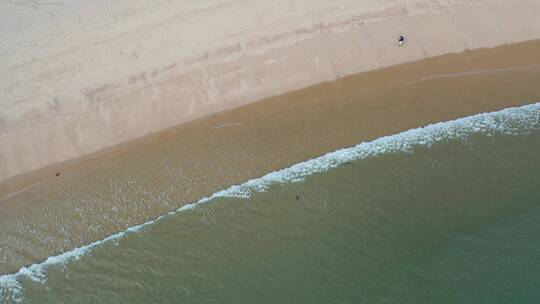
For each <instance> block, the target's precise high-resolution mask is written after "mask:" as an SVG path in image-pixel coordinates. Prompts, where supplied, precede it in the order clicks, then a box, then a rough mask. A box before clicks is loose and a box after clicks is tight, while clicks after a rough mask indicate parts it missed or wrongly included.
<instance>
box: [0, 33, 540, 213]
mask: <svg viewBox="0 0 540 304" xmlns="http://www.w3.org/2000/svg"><path fill="white" fill-rule="evenodd" d="M536 52H540V40H534V41H527V42H522V43H516V44H511V45H503V46H499V47H495V48H492V49H477V50H472V51H471V50H467V51H465V52H463V53H458V54H447V55H441V56H437V57H434V58H429V59H423V60H419V61H415V62H411V63H405V64H400V65H396V66H391V67H387V68H383V69H379V70H374V71H369V72H364V73H360V74H356V75H351V76H347V77H343V78H340V79H337V80H334V81H330V82H324V83H321V84H317V85H312V86H309V87H306V88H303V89H300V90H294V91H291V92H288V93H284V94H280V95H277V96H272V97H269V98H266V99H263V100H259V101H257V102H254V103H250V104H247V105H244V106H240V107H238V108H235V109H232V110H227V111H223V112H219V113H214V114H211V115H208V116H204V117H202V118H199V119H196V120H194V121H190V122H186V123H183V124H180V125H178V126H173V127H171V128H168V129H166V130H163V131H159V132H153V133H151V134H147V135H145V136H142V137H140V138H135V139H132V140H129V141H127V142H124V143H120V144H117V145H114V146H112V147H108V148H105V149H102V150H100V151H97V152H93V153H89V154H87V155H85V156H82V157H78V158H75V159H71V160H68V161H64V162H61V163H57V164H51V165H48V166H45V167H44V168H40V169H37V170H34V171H31V172H27V173H22V174H19V175H16V176H14V177H11V178H9V179H8V180H5V181H2V182H0V204H2V202H3V201H5V200H8V199H10V198H11V197H14V196H17V195H18V194H20V193H22V192H24V191H26V190H28V189H30V188H32V187H34V186H36V185H38V184H42V183H46V182H48V181H51V180H54V179H55V178H57V176H56V174H58V173H60V175H62V176H63V175H66V174H71V173H73V172H77V171H81V170H85V169H88V168H90V167H91V166H93V165H95V164H96V162H100V161H103V160H109V159H112V158H115V157H120V156H121V155H123V154H125V153H129V151H130V150H133V149H137V148H138V147H141V146H146V145H150V144H152V143H153V142H156V141H160V140H161V139H163V138H167V137H169V136H174V133H176V132H180V133H182V132H190V130H191V131H197V130H201V129H207V128H215V127H219V126H220V125H227V124H231V123H232V124H235V123H236V122H235V121H234V119H235V118H234V117H235V115H236V114H235V113H236V112H238V113H242V112H245V114H240V115H245V116H244V118H242V119H243V120H245V117H252V118H254V119H253V120H257V119H258V118H260V116H261V115H260V113H263V112H265V113H268V111H269V110H270V113H276V112H279V111H290V110H291V109H295V108H297V107H302V106H305V104H307V106H313V105H317V104H319V103H321V104H325V103H331V102H335V101H342V100H344V99H348V98H351V96H354V95H355V94H359V93H361V92H366V91H371V90H378V89H381V88H383V87H392V86H396V85H400V84H403V85H406V84H414V83H416V82H422V81H426V80H429V79H434V78H439V77H459V76H465V75H472V74H477V73H490V72H493V71H495V70H505V69H514V68H516V67H522V66H534V65H540V59H538V60H537V59H536V56H535V54H537V53H536ZM407 70H409V71H407ZM347 82H357V83H359V84H360V85H361V87H359V88H358V89H348V90H345V91H344V92H338V90H336V87H339V86H347ZM328 88H329V89H330V90H332V92H331V93H329V94H325V95H326V96H325V97H326V99H324V100H322V99H321V100H320V101H317V99H320V98H319V97H318V96H317V93H320V92H321V91H323V90H325V89H328ZM297 97H300V98H297ZM309 98H311V99H315V102H312V101H308V100H306V99H309ZM284 100H285V101H286V102H284ZM263 107H266V108H265V109H263V110H259V108H263ZM498 109H500V108H498ZM488 110H489V109H488ZM473 113H474V112H470V113H468V114H473ZM229 116H231V118H229ZM236 116H238V115H236ZM453 118H456V117H453ZM220 120H222V121H220Z"/></svg>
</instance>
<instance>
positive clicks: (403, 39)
mask: <svg viewBox="0 0 540 304" xmlns="http://www.w3.org/2000/svg"><path fill="white" fill-rule="evenodd" d="M404 43H405V37H403V36H402V35H399V38H398V45H399V46H402V45H403V44H404Z"/></svg>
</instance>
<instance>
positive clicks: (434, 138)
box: [0, 102, 540, 301]
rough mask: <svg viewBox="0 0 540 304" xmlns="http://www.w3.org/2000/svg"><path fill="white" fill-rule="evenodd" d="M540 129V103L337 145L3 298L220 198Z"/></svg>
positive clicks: (24, 273)
mask: <svg viewBox="0 0 540 304" xmlns="http://www.w3.org/2000/svg"><path fill="white" fill-rule="evenodd" d="M538 128H540V102H537V103H534V104H530V105H525V106H521V107H515V108H508V109H504V110H501V111H497V112H491V113H482V114H477V115H473V116H469V117H465V118H461V119H457V120H452V121H447V122H440V123H435V124H431V125H427V126H425V127H420V128H416V129H411V130H408V131H404V132H401V133H398V134H394V135H389V136H384V137H380V138H378V139H375V140H373V141H370V142H363V143H360V144H358V145H356V146H354V147H350V148H344V149H340V150H336V151H334V152H331V153H328V154H325V155H323V156H320V157H317V158H314V159H310V160H308V161H305V162H301V163H298V164H295V165H293V166H291V167H289V168H286V169H282V170H279V171H274V172H271V173H268V174H266V175H264V176H262V177H259V178H255V179H251V180H248V181H247V182H245V183H243V184H240V185H233V186H231V187H229V188H228V189H225V190H221V191H218V192H216V193H214V194H212V195H211V196H209V197H204V198H202V199H200V200H199V201H197V202H195V203H190V204H187V205H184V206H183V207H181V208H179V209H177V210H174V211H171V212H169V213H167V214H165V215H161V216H159V217H158V218H156V219H154V220H151V221H148V222H145V223H143V224H140V225H137V226H133V227H130V228H128V229H126V230H125V231H122V232H119V233H116V234H113V235H111V236H109V237H107V238H105V239H103V240H99V241H96V242H93V243H91V244H88V245H85V246H82V247H79V248H75V249H73V250H70V251H67V252H64V253H62V254H60V255H57V256H51V257H49V258H47V260H45V261H43V262H41V263H36V264H33V265H31V266H28V267H23V268H21V269H20V270H19V271H18V272H17V273H13V274H4V275H1V276H0V299H2V298H3V297H4V296H8V295H7V292H8V291H10V294H11V295H10V297H11V299H12V300H15V301H16V300H17V299H20V298H18V297H17V295H20V293H21V292H22V289H23V287H22V285H21V283H20V278H22V277H28V278H30V279H32V280H34V281H37V282H41V283H43V284H44V283H45V282H46V274H45V270H46V269H47V268H48V267H49V266H52V265H62V264H65V263H67V262H69V261H72V260H78V259H80V258H81V257H82V256H83V255H85V254H87V253H89V252H90V251H91V250H92V249H94V248H95V247H97V246H99V245H101V244H104V243H107V242H110V241H113V240H117V239H120V238H122V237H123V236H124V235H126V234H128V233H132V232H139V231H141V230H142V229H143V228H144V227H146V226H149V225H152V224H154V223H156V222H158V221H160V220H162V219H163V218H165V217H169V216H172V215H175V214H178V213H180V212H183V211H186V210H190V209H193V208H196V207H197V206H199V205H201V204H204V203H207V202H209V201H211V200H213V199H215V198H220V197H237V198H249V197H250V196H251V195H252V194H254V193H257V192H264V191H267V190H268V189H269V187H270V186H271V185H274V184H285V183H293V182H299V181H302V180H304V179H305V178H306V177H307V176H310V175H313V174H315V173H319V172H324V171H327V170H329V169H332V168H335V167H337V166H339V165H342V164H344V163H346V162H350V161H354V160H358V159H363V158H366V157H370V156H375V155H379V154H383V153H395V152H412V151H413V148H414V146H417V145H421V146H428V147H429V146H431V145H432V144H434V143H436V142H439V141H441V140H444V139H456V138H462V137H463V136H466V135H467V134H471V133H477V132H480V133H483V134H488V135H491V134H493V133H502V134H522V133H523V132H527V131H528V130H529V131H530V130H531V129H538Z"/></svg>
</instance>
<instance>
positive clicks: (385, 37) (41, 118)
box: [0, 0, 540, 197]
mask: <svg viewBox="0 0 540 304" xmlns="http://www.w3.org/2000/svg"><path fill="white" fill-rule="evenodd" d="M539 10H540V3H538V1H534V0H523V1H519V2H516V1H510V0H507V1H495V0H484V1H477V0H452V1H416V0H394V1H382V2H381V1H369V0H363V1H358V0H355V1H352V0H351V1H349V0H343V1H338V2H332V3H330V2H328V1H317V2H313V1H294V2H290V1H285V0H280V1H267V2H263V1H261V2H257V3H252V2H250V3H248V2H246V1H215V0H206V1H197V2H196V3H194V2H187V3H172V2H168V1H151V2H148V1H123V2H115V3H110V2H108V1H98V2H93V3H86V2H73V3H63V2H58V3H46V2H41V1H34V2H22V1H21V2H3V3H1V4H0V14H1V17H2V18H0V20H2V21H0V22H1V23H2V26H1V31H2V33H1V35H2V41H3V43H2V45H1V46H0V72H1V76H0V77H1V80H0V83H1V85H0V90H1V92H2V94H1V96H2V99H1V100H0V182H4V183H6V182H7V183H8V184H9V185H8V184H5V185H3V186H2V189H1V196H2V197H5V196H6V195H9V194H10V193H13V192H16V191H19V190H21V189H22V188H25V187H27V186H28V185H29V184H28V183H26V185H23V184H24V183H23V184H21V183H18V182H15V181H13V180H12V181H10V179H13V178H14V177H17V176H21V174H25V173H29V172H33V171H36V170H38V169H40V168H45V167H48V166H49V167H51V166H54V164H60V163H63V162H66V161H71V160H75V159H80V158H81V157H84V156H87V155H90V154H92V153H95V152H98V151H103V150H104V149H108V148H111V147H114V146H116V145H118V144H120V143H125V142H127V141H129V140H133V139H136V138H140V137H142V136H145V135H148V134H151V133H155V132H160V131H163V130H166V129H168V128H171V127H174V126H177V125H180V124H182V123H186V122H189V121H193V120H195V119H198V118H201V117H205V116H208V115H211V114H214V113H219V112H222V111H226V110H230V109H233V108H236V107H238V106H241V105H245V104H248V103H251V102H254V101H257V100H261V99H264V98H268V97H271V96H276V95H280V94H283V93H286V92H290V91H293V90H297V89H301V88H305V87H307V86H310V85H314V84H318V83H323V82H327V81H332V80H336V79H340V78H342V77H345V76H347V75H354V74H358V73H361V72H366V71H370V70H374V69H380V68H384V67H388V66H393V65H396V64H402V63H406V62H412V61H416V60H420V59H425V58H430V57H434V56H438V55H443V54H447V53H460V52H463V51H464V50H468V49H478V48H491V47H495V46H498V45H504V44H510V43H517V42H521V41H527V40H533V39H538V38H539V37H540V21H539V20H538V18H537V16H536V13H535V12H537V11H539ZM398 35H405V36H406V37H407V43H406V44H405V45H404V46H403V47H398V46H397V41H396V39H397V36H398ZM57 171H58V170H50V171H48V172H49V173H52V175H51V174H48V175H46V176H45V175H42V176H41V177H40V178H39V179H34V180H33V181H32V183H34V182H37V181H43V180H46V179H48V178H53V177H54V176H55V175H56V173H57ZM19 179H21V178H19ZM14 184H19V185H21V186H20V187H14V186H12V185H14Z"/></svg>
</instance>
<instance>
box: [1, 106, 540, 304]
mask: <svg viewBox="0 0 540 304" xmlns="http://www.w3.org/2000/svg"><path fill="white" fill-rule="evenodd" d="M533 112H536V114H535V115H536V116H539V115H540V111H538V109H534V110H533ZM488 120H489V119H488ZM511 124H512V122H510V125H511ZM504 125H505V126H508V124H507V123H506V124H504ZM512 128H513V130H514V131H513V132H510V133H511V134H510V133H508V132H498V131H497V130H490V131H487V132H486V131H475V130H476V129H475V128H473V129H472V131H471V130H468V131H463V134H460V135H459V136H453V137H449V138H444V137H443V138H440V139H437V140H436V141H434V142H433V143H431V144H425V143H416V144H412V145H411V148H410V149H404V151H399V149H397V150H396V149H394V150H392V149H389V151H382V152H380V153H374V154H372V155H367V156H365V157H359V158H358V159H355V160H347V161H342V162H341V163H339V164H337V165H335V166H333V167H332V168H329V169H328V170H320V171H321V172H315V173H313V174H312V173H310V174H307V175H306V176H305V177H302V178H292V180H289V181H288V182H284V183H273V184H271V185H270V186H269V188H266V187H264V189H263V190H265V191H260V192H256V191H255V192H254V193H252V194H251V195H249V196H246V197H214V198H210V199H209V200H208V201H207V202H206V203H205V204H201V205H198V206H196V207H195V208H191V209H189V208H186V209H185V210H183V211H182V212H175V213H171V215H170V216H167V217H164V218H162V219H161V220H159V221H157V222H154V223H152V224H149V225H147V226H144V227H141V228H140V229H138V230H137V231H136V232H132V233H129V232H128V233H125V234H124V235H122V236H121V237H119V238H115V239H112V240H110V241H106V242H103V243H100V244H99V245H97V246H95V247H93V248H92V250H88V251H86V252H84V254H81V255H78V256H77V257H76V258H73V259H70V260H68V261H65V262H62V263H56V264H51V265H50V266H48V267H47V268H46V269H44V270H42V272H40V273H38V274H37V275H34V277H32V276H30V275H29V276H26V275H24V274H21V275H19V277H18V278H17V281H18V282H19V284H18V292H17V295H16V296H7V295H8V294H9V295H12V293H13V290H11V291H5V297H4V301H6V303H11V302H22V303H234V304H238V303H475V304H478V303H491V304H493V303H505V304H507V303H539V302H540V125H539V124H538V122H536V123H534V124H533V125H529V126H528V127H527V128H523V127H521V126H517V127H516V126H512ZM458 130H459V128H458ZM458 133H459V132H458ZM282 174H283V172H282ZM237 196H238V195H237ZM36 277H37V279H36Z"/></svg>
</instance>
